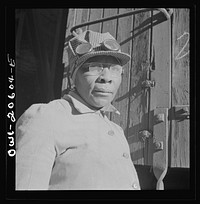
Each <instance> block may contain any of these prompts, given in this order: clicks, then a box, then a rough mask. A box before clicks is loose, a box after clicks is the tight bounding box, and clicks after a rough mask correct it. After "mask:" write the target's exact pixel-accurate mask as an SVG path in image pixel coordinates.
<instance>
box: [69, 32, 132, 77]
mask: <svg viewBox="0 0 200 204" xmlns="http://www.w3.org/2000/svg"><path fill="white" fill-rule="evenodd" d="M67 53H68V60H69V67H70V70H69V71H70V73H71V77H72V79H73V80H74V79H75V75H76V73H77V70H78V69H79V68H80V67H81V65H82V64H83V63H84V62H85V61H86V60H87V59H89V58H91V57H94V56H97V55H107V56H113V57H115V58H116V59H117V60H118V61H119V63H120V64H121V65H122V66H123V65H125V64H126V63H128V61H129V60H130V58H131V57H130V55H128V54H126V53H123V52H121V49H120V45H119V44H118V43H117V41H116V40H115V38H114V37H113V36H112V35H111V34H110V33H108V32H107V33H98V32H94V31H91V30H86V31H84V32H82V33H80V34H77V35H76V36H75V37H73V38H72V39H71V40H70V41H69V42H68V46H67Z"/></svg>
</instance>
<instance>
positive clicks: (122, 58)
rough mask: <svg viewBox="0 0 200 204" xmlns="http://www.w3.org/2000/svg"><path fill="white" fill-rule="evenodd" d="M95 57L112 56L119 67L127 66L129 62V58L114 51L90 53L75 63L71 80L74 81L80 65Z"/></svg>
mask: <svg viewBox="0 0 200 204" xmlns="http://www.w3.org/2000/svg"><path fill="white" fill-rule="evenodd" d="M95 56H113V57H115V58H117V59H118V60H119V62H120V64H121V66H124V65H125V64H127V63H128V62H129V60H130V59H131V56H130V55H128V54H126V53H123V52H115V51H96V52H90V53H87V54H85V55H83V56H82V57H80V58H79V59H78V60H77V62H76V68H75V70H74V72H73V74H72V79H73V80H74V79H75V76H76V73H77V71H78V69H79V68H80V67H81V65H82V64H83V63H84V62H85V61H86V60H88V59H90V58H91V57H95Z"/></svg>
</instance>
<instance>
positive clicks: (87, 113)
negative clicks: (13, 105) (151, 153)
mask: <svg viewBox="0 0 200 204" xmlns="http://www.w3.org/2000/svg"><path fill="white" fill-rule="evenodd" d="M114 110H115V109H114V107H113V106H110V107H109V108H108V109H107V111H114ZM104 111H105V110H98V111H94V110H92V109H90V108H88V107H87V106H86V105H85V104H84V101H82V100H81V98H80V97H79V96H78V95H76V94H75V93H70V94H69V95H65V96H64V97H63V98H62V99H58V100H54V101H51V102H50V103H48V104H34V105H32V106H31V107H30V108H29V109H27V110H26V111H25V113H24V114H23V115H22V116H21V117H20V118H19V120H18V121H17V124H16V133H17V134H16V135H17V137H16V139H17V147H16V150H17V153H16V190H95V189H97V190H107V189H112V190H118V189H122V190H140V185H139V181H138V177H137V173H136V170H135V168H134V165H133V163H132V161H131V157H130V150H129V145H128V143H127V141H126V138H125V136H124V133H123V130H122V128H121V127H119V126H118V125H116V124H115V123H113V122H111V121H110V120H109V119H108V118H107V117H106V115H105V114H104V113H105V112H104Z"/></svg>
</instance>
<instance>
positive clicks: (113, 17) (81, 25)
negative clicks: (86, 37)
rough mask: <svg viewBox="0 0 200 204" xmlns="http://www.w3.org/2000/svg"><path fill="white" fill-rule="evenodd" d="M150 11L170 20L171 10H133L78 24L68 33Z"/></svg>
mask: <svg viewBox="0 0 200 204" xmlns="http://www.w3.org/2000/svg"><path fill="white" fill-rule="evenodd" d="M152 10H159V11H161V12H162V13H163V14H164V15H165V17H166V19H167V20H168V19H169V18H170V16H171V14H172V9H168V11H167V10H166V9H164V8H143V9H138V10H135V11H130V12H127V13H122V14H117V15H114V16H110V17H107V18H103V19H98V20H94V21H90V22H86V23H82V24H78V25H76V26H73V27H72V28H71V29H70V32H71V33H73V32H74V30H76V29H77V28H80V27H84V26H87V25H92V24H95V23H100V22H104V21H109V20H113V19H116V18H122V17H125V16H129V15H135V14H138V13H141V12H147V11H152Z"/></svg>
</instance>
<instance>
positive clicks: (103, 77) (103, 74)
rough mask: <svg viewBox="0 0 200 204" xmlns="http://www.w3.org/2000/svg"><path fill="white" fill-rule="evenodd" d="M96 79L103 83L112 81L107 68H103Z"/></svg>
mask: <svg viewBox="0 0 200 204" xmlns="http://www.w3.org/2000/svg"><path fill="white" fill-rule="evenodd" d="M98 79H99V80H100V81H101V82H103V83H110V82H111V81H112V77H111V73H110V69H109V68H104V69H103V70H102V72H101V74H100V75H99V77H98Z"/></svg>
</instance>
